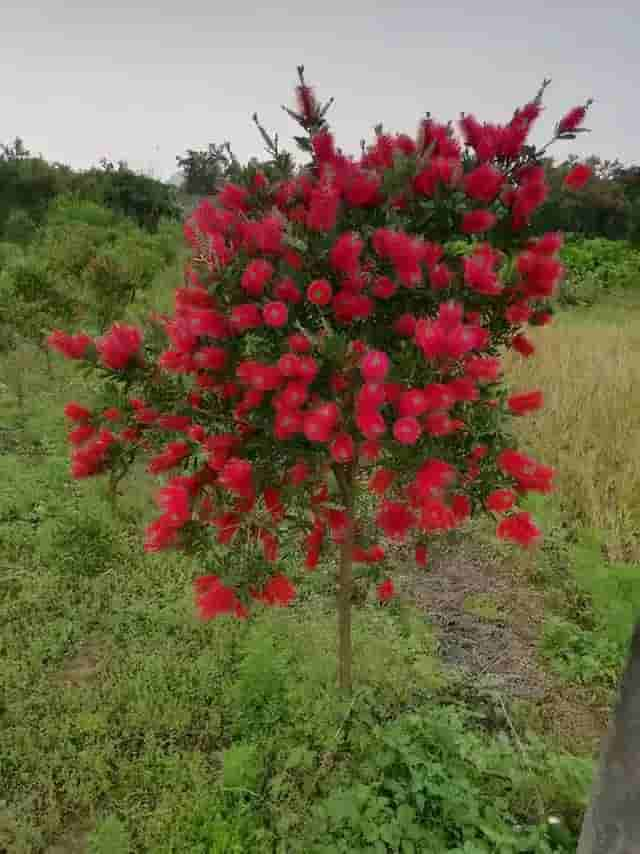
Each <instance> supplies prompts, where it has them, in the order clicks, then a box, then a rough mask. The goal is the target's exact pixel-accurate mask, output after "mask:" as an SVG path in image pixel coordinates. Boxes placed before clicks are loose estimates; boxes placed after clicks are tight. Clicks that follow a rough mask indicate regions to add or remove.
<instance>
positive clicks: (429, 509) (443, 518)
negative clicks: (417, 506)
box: [420, 498, 456, 532]
mask: <svg viewBox="0 0 640 854" xmlns="http://www.w3.org/2000/svg"><path fill="white" fill-rule="evenodd" d="M455 523H456V520H455V516H454V515H453V511H452V510H451V508H449V507H447V505H446V504H444V502H442V501H441V500H440V499H439V498H425V499H424V501H423V502H422V506H421V512H420V528H421V529H422V530H423V531H428V532H432V531H450V530H451V529H452V528H454V527H455Z"/></svg>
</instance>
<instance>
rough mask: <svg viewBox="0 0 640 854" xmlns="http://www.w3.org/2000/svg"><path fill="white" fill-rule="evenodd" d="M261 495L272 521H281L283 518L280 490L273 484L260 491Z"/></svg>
mask: <svg viewBox="0 0 640 854" xmlns="http://www.w3.org/2000/svg"><path fill="white" fill-rule="evenodd" d="M262 497H263V498H264V503H265V507H266V508H267V510H268V511H269V513H270V514H271V518H272V519H273V521H274V522H281V521H282V519H283V518H284V507H283V505H282V501H281V498H280V490H279V489H276V488H275V487H273V486H268V487H267V488H266V489H265V490H264V492H263V493H262Z"/></svg>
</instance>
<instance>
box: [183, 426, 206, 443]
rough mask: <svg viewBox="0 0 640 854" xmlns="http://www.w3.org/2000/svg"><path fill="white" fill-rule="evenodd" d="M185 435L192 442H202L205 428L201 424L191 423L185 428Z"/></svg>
mask: <svg viewBox="0 0 640 854" xmlns="http://www.w3.org/2000/svg"><path fill="white" fill-rule="evenodd" d="M187 436H188V437H189V438H190V439H191V441H192V442H202V441H203V439H204V437H205V430H204V427H203V426H202V425H201V424H193V425H192V426H191V427H189V429H188V430H187Z"/></svg>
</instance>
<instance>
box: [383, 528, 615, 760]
mask: <svg viewBox="0 0 640 854" xmlns="http://www.w3.org/2000/svg"><path fill="white" fill-rule="evenodd" d="M405 563H406V564H408V565H411V566H413V561H406V562H405ZM400 583H401V586H402V588H403V590H404V592H406V593H407V595H408V596H409V597H410V598H412V599H413V600H414V601H415V602H416V604H417V605H418V607H419V608H421V609H423V610H424V611H425V613H426V614H427V615H428V619H429V620H430V622H432V623H433V625H434V626H435V628H436V632H437V637H438V641H439V644H440V655H441V657H442V659H443V661H444V663H445V665H446V666H448V667H450V668H455V669H456V670H457V671H458V672H461V673H462V674H464V675H465V676H466V677H467V678H468V679H469V680H470V682H471V684H473V686H474V688H476V689H481V690H487V691H495V692H498V693H499V694H500V695H502V696H504V697H505V698H506V699H509V700H520V701H523V702H524V703H525V704H526V705H527V707H528V717H530V719H531V722H532V723H533V724H534V727H535V728H536V729H539V730H541V731H543V732H544V733H545V734H546V735H551V736H555V737H556V738H557V739H558V741H559V742H560V743H561V744H563V745H564V746H566V747H567V748H568V749H571V750H572V751H575V750H580V751H586V752H592V751H594V750H597V748H598V745H599V742H600V738H601V736H602V733H603V732H604V729H605V727H606V717H607V714H606V710H603V709H601V708H593V706H592V705H590V697H589V695H588V692H587V691H580V690H578V689H574V688H572V687H570V686H567V685H565V684H562V683H560V682H559V681H558V680H557V679H556V678H555V677H554V676H552V675H551V674H550V673H549V672H547V671H546V670H545V668H544V665H543V662H542V661H541V659H540V655H539V640H540V636H541V632H542V628H543V623H544V616H545V606H546V599H545V592H544V591H543V590H541V589H539V588H536V587H534V586H533V585H532V584H531V582H530V581H529V580H528V578H527V576H526V572H524V571H523V570H518V569H517V568H515V567H514V566H513V565H512V564H510V563H509V562H508V561H505V560H504V559H502V560H501V559H500V557H499V556H498V554H497V552H496V551H495V550H494V549H492V547H491V546H490V545H487V544H486V543H483V542H482V541H481V540H474V539H473V538H470V537H466V538H460V539H458V538H456V539H455V541H452V540H450V541H448V542H447V541H444V540H443V541H441V542H440V543H438V544H437V545H436V546H435V547H433V548H432V549H431V552H430V561H429V569H428V570H427V571H424V570H420V569H419V568H414V569H412V570H411V572H410V573H409V574H407V575H405V576H403V577H401V579H400Z"/></svg>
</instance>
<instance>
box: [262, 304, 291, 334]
mask: <svg viewBox="0 0 640 854" xmlns="http://www.w3.org/2000/svg"><path fill="white" fill-rule="evenodd" d="M262 317H263V319H264V322H265V325H266V326H272V327H274V328H276V329H277V328H279V327H280V326H284V325H285V323H286V322H287V318H288V317H289V310H288V309H287V307H286V305H285V304H284V303H283V302H268V303H267V304H266V305H265V307H264V308H263V309H262Z"/></svg>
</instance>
